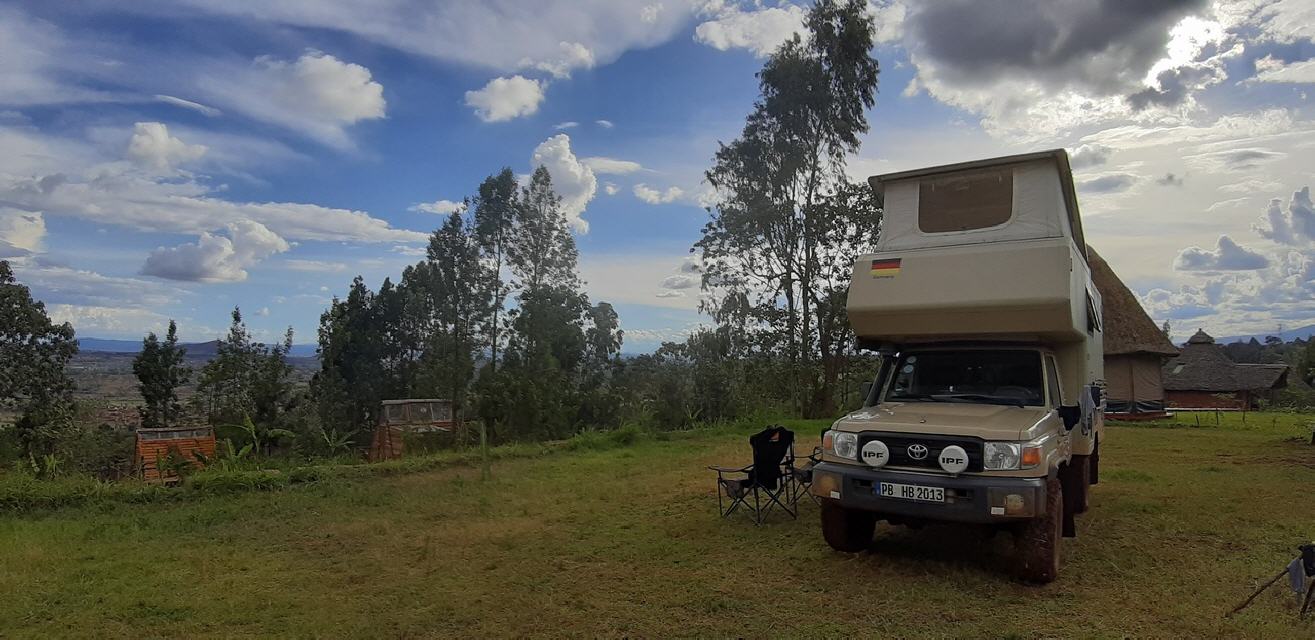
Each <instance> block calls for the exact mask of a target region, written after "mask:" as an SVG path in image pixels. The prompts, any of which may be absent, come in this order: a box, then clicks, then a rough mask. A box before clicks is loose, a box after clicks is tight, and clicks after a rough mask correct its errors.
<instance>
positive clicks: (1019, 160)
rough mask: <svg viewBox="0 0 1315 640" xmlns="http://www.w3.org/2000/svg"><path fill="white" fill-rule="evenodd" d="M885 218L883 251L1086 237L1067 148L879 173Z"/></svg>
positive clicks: (1078, 241) (1079, 243) (1079, 242)
mask: <svg viewBox="0 0 1315 640" xmlns="http://www.w3.org/2000/svg"><path fill="white" fill-rule="evenodd" d="M869 182H870V183H871V185H872V188H873V189H875V190H876V191H877V192H878V193H879V194H881V195H882V197H883V198H884V202H885V218H884V221H883V223H882V229H881V236H880V237H879V238H878V240H877V247H876V250H877V251H878V252H879V253H884V252H887V251H900V250H906V249H922V248H929V247H945V246H953V245H964V244H981V243H987V242H1001V241H1009V240H1030V239H1039V238H1062V237H1067V238H1070V239H1071V240H1073V242H1074V244H1075V246H1076V247H1077V248H1078V253H1079V254H1080V255H1082V256H1084V257H1085V256H1086V246H1087V245H1086V241H1085V240H1084V238H1083V235H1082V221H1081V218H1080V217H1079V214H1078V204H1077V197H1076V195H1075V194H1074V193H1073V173H1072V170H1071V169H1070V167H1069V163H1068V153H1067V152H1066V151H1064V150H1063V149H1054V150H1051V151H1041V152H1037V153H1026V154H1021V155H1014V156H1005V157H1002V158H991V159H988V160H977V161H974V162H961V163H958V164H950V165H943V166H939V167H928V168H925V169H915V170H912V171H903V172H899V173H889V174H885V175H880V176H873V177H872V178H870V179H869Z"/></svg>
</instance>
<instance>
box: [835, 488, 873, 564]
mask: <svg viewBox="0 0 1315 640" xmlns="http://www.w3.org/2000/svg"><path fill="white" fill-rule="evenodd" d="M876 528H877V514H875V513H872V512H871V511H861V510H858V509H846V508H844V507H842V506H840V505H838V504H835V503H833V502H831V501H829V500H828V501H823V502H822V537H823V538H826V543H827V544H829V545H831V548H832V549H835V550H836V551H844V552H846V553H855V552H858V551H862V550H864V549H867V548H868V545H870V544H872V533H873V532H874V531H876Z"/></svg>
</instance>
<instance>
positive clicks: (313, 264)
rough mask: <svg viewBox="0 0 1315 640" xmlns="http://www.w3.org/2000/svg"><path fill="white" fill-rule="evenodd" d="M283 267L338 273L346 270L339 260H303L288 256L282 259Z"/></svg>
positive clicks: (295, 269)
mask: <svg viewBox="0 0 1315 640" xmlns="http://www.w3.org/2000/svg"><path fill="white" fill-rule="evenodd" d="M283 268H285V269H291V270H293V271H308V272H313V273H339V272H342V271H346V270H347V265H345V264H343V263H341V262H328V261H326V260H304V259H301V258H288V259H287V260H284V261H283Z"/></svg>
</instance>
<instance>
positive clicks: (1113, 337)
mask: <svg viewBox="0 0 1315 640" xmlns="http://www.w3.org/2000/svg"><path fill="white" fill-rule="evenodd" d="M1087 262H1088V264H1090V265H1091V280H1092V282H1093V283H1095V285H1096V288H1097V289H1098V290H1099V291H1100V297H1101V299H1102V301H1103V302H1104V307H1103V308H1102V311H1101V319H1102V320H1103V321H1104V325H1105V326H1104V329H1105V334H1104V341H1105V397H1106V405H1105V414H1106V415H1107V416H1110V417H1112V418H1122V419H1129V418H1155V417H1160V416H1163V415H1164V407H1165V401H1164V381H1163V378H1162V367H1163V366H1164V362H1165V360H1167V359H1169V358H1172V357H1174V356H1176V355H1178V349H1177V347H1174V346H1173V343H1172V342H1170V341H1169V338H1168V337H1166V336H1165V335H1164V332H1163V331H1161V330H1160V328H1159V327H1157V326H1155V321H1153V320H1151V317H1150V316H1149V315H1146V310H1145V309H1143V308H1142V306H1141V302H1139V301H1138V300H1137V296H1135V295H1133V293H1132V291H1130V290H1129V289H1128V287H1127V285H1124V284H1123V281H1122V280H1120V279H1119V276H1118V275H1116V274H1115V273H1114V270H1113V269H1111V268H1110V265H1109V263H1107V262H1105V259H1104V258H1102V257H1100V254H1098V253H1096V250H1095V249H1092V248H1091V247H1090V246H1088V247H1087Z"/></svg>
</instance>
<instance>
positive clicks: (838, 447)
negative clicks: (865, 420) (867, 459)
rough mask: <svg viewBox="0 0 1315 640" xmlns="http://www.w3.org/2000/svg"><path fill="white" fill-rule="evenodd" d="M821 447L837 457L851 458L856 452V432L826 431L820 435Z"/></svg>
mask: <svg viewBox="0 0 1315 640" xmlns="http://www.w3.org/2000/svg"><path fill="white" fill-rule="evenodd" d="M822 448H823V449H824V450H826V451H828V452H830V453H831V454H833V455H836V456H838V457H841V458H847V459H849V460H853V459H854V456H855V455H857V454H858V434H855V433H848V432H845V431H828V432H826V435H824V436H822Z"/></svg>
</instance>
